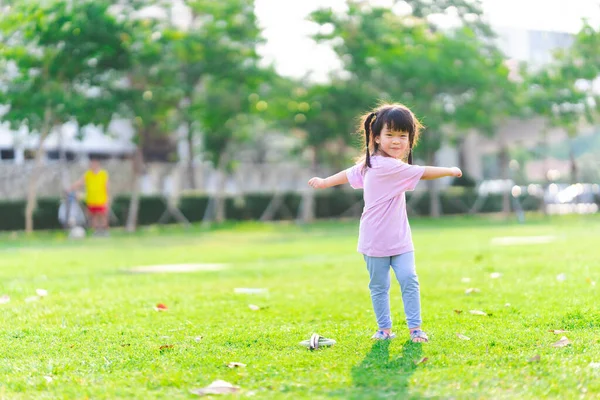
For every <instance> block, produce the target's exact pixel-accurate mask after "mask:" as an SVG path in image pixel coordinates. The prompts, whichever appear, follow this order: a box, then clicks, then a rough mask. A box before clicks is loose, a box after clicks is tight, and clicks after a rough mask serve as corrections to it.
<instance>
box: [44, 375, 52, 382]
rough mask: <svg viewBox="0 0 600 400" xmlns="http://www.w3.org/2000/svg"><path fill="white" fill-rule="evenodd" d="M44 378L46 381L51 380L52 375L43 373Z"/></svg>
mask: <svg viewBox="0 0 600 400" xmlns="http://www.w3.org/2000/svg"><path fill="white" fill-rule="evenodd" d="M44 379H45V380H46V382H47V383H50V382H52V377H51V376H48V375H44Z"/></svg>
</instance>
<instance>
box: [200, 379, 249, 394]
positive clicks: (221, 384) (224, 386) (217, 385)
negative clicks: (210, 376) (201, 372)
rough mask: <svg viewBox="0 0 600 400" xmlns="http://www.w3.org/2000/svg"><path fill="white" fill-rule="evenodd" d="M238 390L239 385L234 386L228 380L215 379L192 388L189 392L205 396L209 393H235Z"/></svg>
mask: <svg viewBox="0 0 600 400" xmlns="http://www.w3.org/2000/svg"><path fill="white" fill-rule="evenodd" d="M239 391H240V388H239V386H234V385H232V384H231V383H229V382H225V381H222V380H216V381H214V382H213V383H211V384H210V385H208V386H207V387H205V388H202V389H192V390H190V392H191V393H193V394H197V395H198V396H207V395H211V394H229V393H237V392H239Z"/></svg>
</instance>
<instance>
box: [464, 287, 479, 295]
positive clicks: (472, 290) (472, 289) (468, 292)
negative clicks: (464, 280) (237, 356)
mask: <svg viewBox="0 0 600 400" xmlns="http://www.w3.org/2000/svg"><path fill="white" fill-rule="evenodd" d="M471 293H481V290H479V289H477V288H468V289H467V290H465V294H471Z"/></svg>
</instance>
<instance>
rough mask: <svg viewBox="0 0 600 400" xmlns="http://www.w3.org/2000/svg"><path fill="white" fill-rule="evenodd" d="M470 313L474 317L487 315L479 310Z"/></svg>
mask: <svg viewBox="0 0 600 400" xmlns="http://www.w3.org/2000/svg"><path fill="white" fill-rule="evenodd" d="M469 312H470V313H471V314H473V315H487V314H486V313H485V312H483V311H479V310H469Z"/></svg>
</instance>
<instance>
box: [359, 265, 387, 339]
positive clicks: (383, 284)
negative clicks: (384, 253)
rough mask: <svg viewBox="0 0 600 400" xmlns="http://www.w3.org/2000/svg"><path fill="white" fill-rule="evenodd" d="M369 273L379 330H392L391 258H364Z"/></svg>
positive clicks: (370, 288)
mask: <svg viewBox="0 0 600 400" xmlns="http://www.w3.org/2000/svg"><path fill="white" fill-rule="evenodd" d="M364 257H365V262H366V263H367V270H368V271H369V278H370V281H369V290H370V291H371V301H372V302H373V310H374V311H375V317H376V318H377V326H378V327H379V329H391V328H392V318H391V316H390V261H391V259H390V257H369V256H364Z"/></svg>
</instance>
